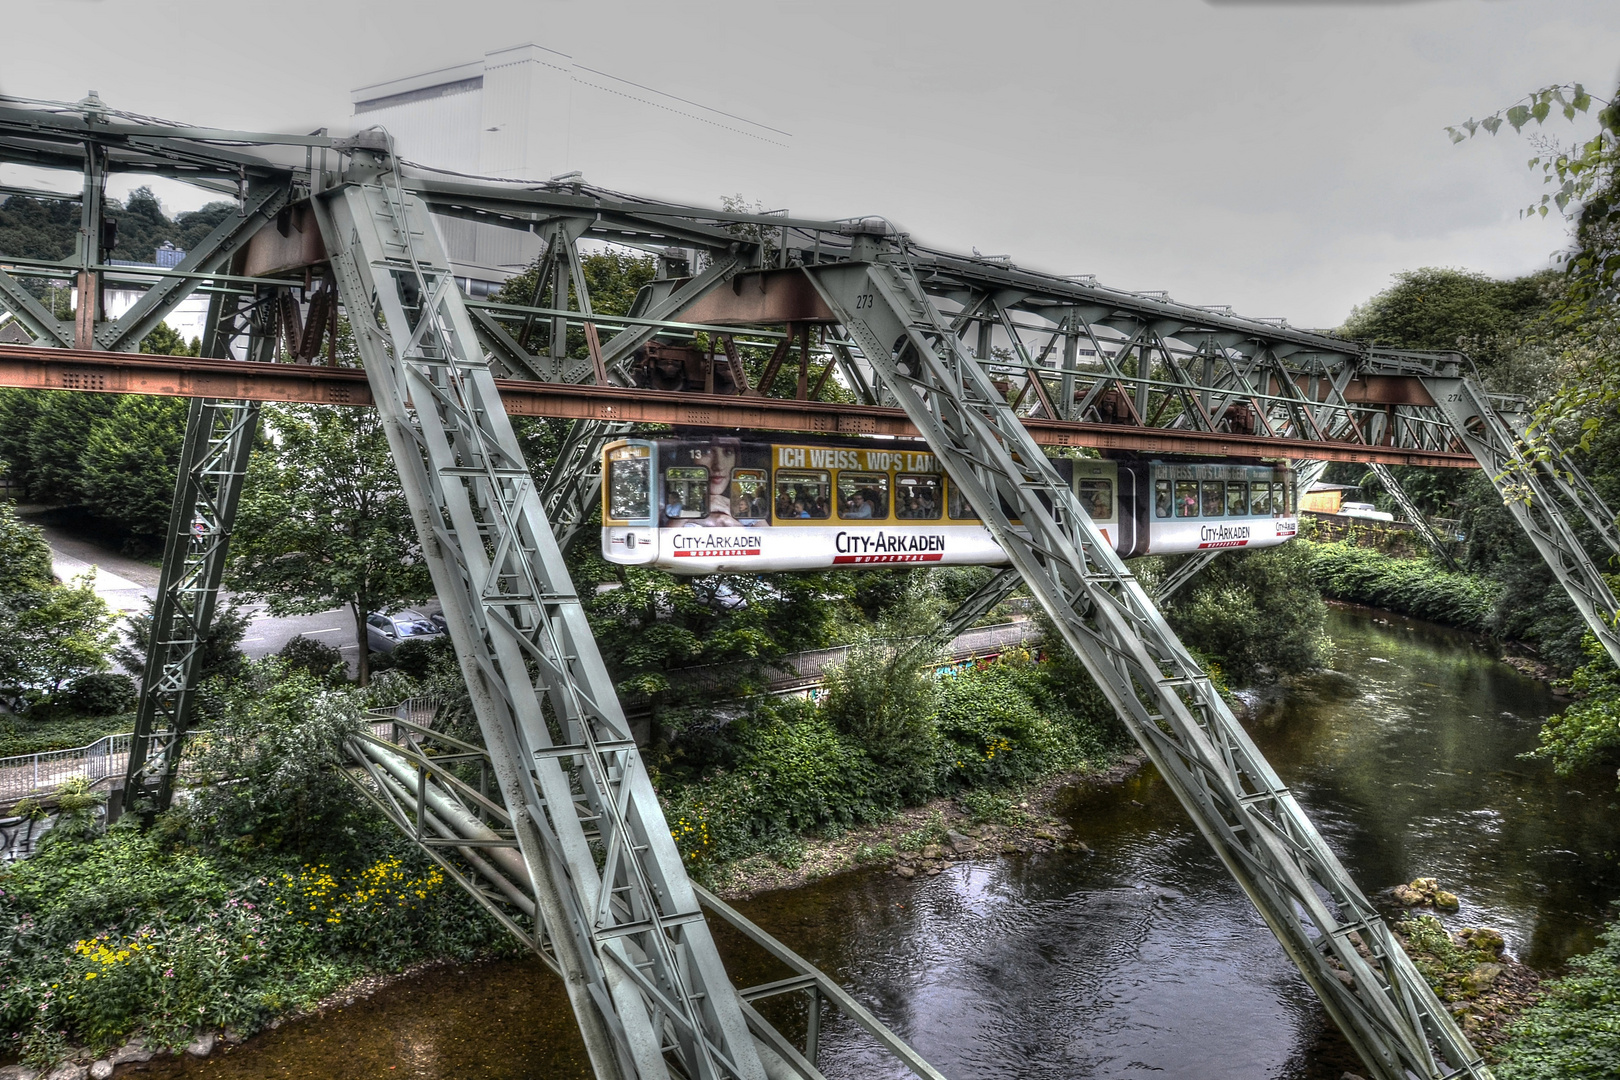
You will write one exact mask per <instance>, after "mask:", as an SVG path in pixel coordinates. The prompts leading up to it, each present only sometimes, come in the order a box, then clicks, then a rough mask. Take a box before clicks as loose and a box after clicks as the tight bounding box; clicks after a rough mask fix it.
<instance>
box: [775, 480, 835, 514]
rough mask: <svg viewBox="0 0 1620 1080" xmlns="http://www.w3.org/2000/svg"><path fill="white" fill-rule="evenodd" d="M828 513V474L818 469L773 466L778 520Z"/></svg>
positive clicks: (830, 483)
mask: <svg viewBox="0 0 1620 1080" xmlns="http://www.w3.org/2000/svg"><path fill="white" fill-rule="evenodd" d="M831 516H832V478H831V477H830V476H829V475H828V474H827V473H826V472H823V471H822V470H820V469H777V470H776V517H777V520H778V521H791V520H792V519H794V518H816V519H819V518H827V517H831Z"/></svg>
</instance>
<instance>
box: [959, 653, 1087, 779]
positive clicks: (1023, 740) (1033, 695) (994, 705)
mask: <svg viewBox="0 0 1620 1080" xmlns="http://www.w3.org/2000/svg"><path fill="white" fill-rule="evenodd" d="M1047 697H1048V695H1047V694H1046V693H1045V688H1044V687H1043V686H1042V683H1041V678H1040V673H1039V671H1038V670H1037V669H1036V667H1035V666H1034V665H1032V664H1030V663H1029V662H1028V661H1027V660H1023V661H1020V660H1013V661H1010V662H1005V661H1004V662H1002V663H996V664H986V665H983V666H976V667H973V668H968V669H966V670H964V671H961V672H958V673H955V674H952V675H948V676H946V677H945V678H943V679H941V680H940V707H939V720H938V727H939V734H940V737H941V740H942V746H941V748H940V756H941V762H940V763H941V766H942V769H941V771H942V772H943V773H944V774H945V776H946V777H948V778H949V782H950V785H951V786H952V787H966V788H972V787H1001V786H1004V785H1007V784H1012V783H1017V782H1019V781H1023V780H1029V779H1031V778H1033V777H1035V776H1038V775H1040V774H1042V773H1045V772H1051V771H1054V770H1057V769H1063V768H1069V767H1072V766H1073V765H1075V764H1078V761H1079V759H1080V757H1081V755H1080V754H1079V752H1078V749H1077V747H1075V746H1074V745H1073V740H1072V739H1069V738H1065V735H1066V734H1067V732H1066V729H1065V728H1063V727H1061V726H1059V725H1058V724H1057V723H1054V722H1053V719H1052V717H1051V712H1052V707H1053V705H1054V704H1055V703H1054V702H1052V701H1049V700H1047Z"/></svg>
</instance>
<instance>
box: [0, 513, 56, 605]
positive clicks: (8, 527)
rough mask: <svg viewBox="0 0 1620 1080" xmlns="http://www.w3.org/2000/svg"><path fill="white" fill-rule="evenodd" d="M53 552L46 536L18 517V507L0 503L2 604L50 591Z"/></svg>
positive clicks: (0, 585)
mask: <svg viewBox="0 0 1620 1080" xmlns="http://www.w3.org/2000/svg"><path fill="white" fill-rule="evenodd" d="M51 582H52V578H51V549H50V546H49V545H48V544H46V543H45V534H44V533H42V532H40V530H39V528H38V527H37V526H34V525H30V524H28V523H27V522H26V521H23V520H22V519H21V518H19V517H18V516H17V506H16V504H15V503H12V502H0V602H4V601H8V600H15V599H16V598H17V597H19V596H23V595H26V594H30V593H37V592H43V591H44V590H46V589H48V588H50V586H51Z"/></svg>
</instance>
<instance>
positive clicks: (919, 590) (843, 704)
mask: <svg viewBox="0 0 1620 1080" xmlns="http://www.w3.org/2000/svg"><path fill="white" fill-rule="evenodd" d="M939 621H940V611H939V602H938V599H937V597H935V596H934V595H933V594H932V592H931V591H930V590H929V589H927V587H926V585H924V584H921V583H919V584H918V585H917V586H916V587H915V588H914V589H913V590H912V592H911V593H910V595H908V596H906V597H905V598H904V599H903V600H902V601H901V602H900V603H897V604H895V605H894V606H893V607H891V608H890V609H889V610H888V611H886V612H885V613H884V615H883V617H882V618H881V619H879V620H878V621H877V623H876V624H875V625H874V626H873V627H872V629H871V633H870V635H869V636H868V637H866V639H865V640H863V641H860V642H857V643H856V644H855V645H853V646H851V647H850V650H849V652H848V653H847V654H846V656H845V658H844V662H843V663H842V664H839V665H837V666H835V667H832V668H830V669H828V671H827V673H826V682H825V685H824V692H823V697H822V708H823V710H824V712H825V715H826V717H827V719H828V721H829V722H830V723H831V724H832V726H833V727H834V728H836V729H837V730H838V731H839V732H840V733H842V734H843V735H844V736H845V737H846V738H848V739H849V740H850V742H852V743H853V744H854V745H856V746H858V747H860V748H861V749H862V750H864V751H866V755H867V756H868V757H869V758H871V759H872V761H873V762H874V763H875V764H876V765H877V766H878V771H879V774H880V775H881V776H882V778H883V779H882V787H883V788H884V791H883V792H882V796H884V797H882V798H880V800H879V801H886V802H888V803H890V804H891V805H901V804H905V803H911V802H916V801H918V800H919V799H921V798H924V797H926V796H927V795H928V794H930V793H931V792H932V790H933V789H934V786H935V783H936V775H935V772H936V769H935V766H936V760H937V756H938V755H937V745H938V742H939V735H938V732H937V730H936V728H935V722H936V714H937V713H938V711H939V683H938V681H937V680H936V679H935V678H934V673H933V671H932V670H930V669H931V667H932V665H933V664H935V663H937V662H938V660H939V655H940V648H939V643H938V641H937V640H936V638H935V636H934V635H935V633H936V631H937V629H938V627H939Z"/></svg>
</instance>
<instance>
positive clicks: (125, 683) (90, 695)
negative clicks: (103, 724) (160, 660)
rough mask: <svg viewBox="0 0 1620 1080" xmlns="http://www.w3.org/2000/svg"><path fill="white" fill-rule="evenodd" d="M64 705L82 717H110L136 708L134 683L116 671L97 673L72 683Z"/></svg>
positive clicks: (81, 677)
mask: <svg viewBox="0 0 1620 1080" xmlns="http://www.w3.org/2000/svg"><path fill="white" fill-rule="evenodd" d="M62 696H63V698H64V700H63V702H62V703H63V704H64V705H66V706H67V707H68V708H70V709H72V710H73V711H74V712H77V713H81V714H83V715H85V716H113V715H115V714H117V713H123V712H128V711H129V710H131V709H133V708H134V707H135V680H134V679H132V678H130V677H129V676H128V675H124V674H121V673H119V672H115V671H97V672H92V673H91V674H89V675H80V676H79V677H78V678H77V679H75V680H73V684H72V685H71V686H69V687H68V690H67V693H66V694H65V695H62Z"/></svg>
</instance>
